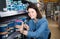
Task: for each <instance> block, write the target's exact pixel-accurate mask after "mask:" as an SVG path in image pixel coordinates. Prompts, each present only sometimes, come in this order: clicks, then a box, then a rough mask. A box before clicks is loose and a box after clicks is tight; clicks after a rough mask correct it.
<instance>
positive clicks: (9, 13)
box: [0, 11, 26, 17]
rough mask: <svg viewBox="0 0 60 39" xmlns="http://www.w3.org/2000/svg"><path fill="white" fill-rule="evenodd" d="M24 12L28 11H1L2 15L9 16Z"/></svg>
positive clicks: (0, 15)
mask: <svg viewBox="0 0 60 39" xmlns="http://www.w3.org/2000/svg"><path fill="white" fill-rule="evenodd" d="M24 13H26V12H24V11H20V13H18V11H7V12H0V17H8V16H13V15H19V14H24Z"/></svg>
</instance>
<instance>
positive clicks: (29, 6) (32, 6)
mask: <svg viewBox="0 0 60 39" xmlns="http://www.w3.org/2000/svg"><path fill="white" fill-rule="evenodd" d="M29 8H33V9H34V10H35V11H36V12H37V18H38V19H41V18H42V15H41V13H40V11H39V9H38V7H37V5H35V4H34V3H30V4H29V5H28V7H27V10H28V9H29Z"/></svg>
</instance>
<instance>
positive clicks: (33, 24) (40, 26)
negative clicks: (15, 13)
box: [16, 4, 50, 39]
mask: <svg viewBox="0 0 60 39" xmlns="http://www.w3.org/2000/svg"><path fill="white" fill-rule="evenodd" d="M27 11H28V12H29V13H28V16H29V17H30V19H29V21H28V24H22V25H21V26H16V28H19V29H20V33H22V34H24V35H26V36H27V39H30V38H35V39H48V35H49V33H50V30H49V28H48V21H47V20H46V18H43V17H42V15H41V14H40V12H39V10H38V8H37V6H36V5H35V4H30V5H29V6H28V7H27ZM23 26H24V28H25V29H26V30H23Z"/></svg>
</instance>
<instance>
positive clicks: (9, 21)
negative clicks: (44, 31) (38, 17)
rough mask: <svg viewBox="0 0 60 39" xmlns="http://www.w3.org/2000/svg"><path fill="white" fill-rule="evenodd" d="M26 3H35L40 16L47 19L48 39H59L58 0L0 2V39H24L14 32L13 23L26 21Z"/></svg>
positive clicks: (59, 8) (59, 2) (59, 4)
mask: <svg viewBox="0 0 60 39" xmlns="http://www.w3.org/2000/svg"><path fill="white" fill-rule="evenodd" d="M27 1H29V2H33V3H35V4H36V5H37V7H38V9H39V10H40V12H41V14H42V16H43V17H45V18H47V20H48V27H49V29H50V31H51V38H50V39H60V0H26V1H25V0H2V1H1V0H0V37H2V38H1V39H13V38H14V39H25V37H24V35H21V34H19V33H17V32H16V31H17V29H16V28H15V25H14V22H15V21H16V20H18V19H21V20H23V21H24V22H25V20H26V19H28V15H27V14H28V12H27V9H26V8H27V6H28V2H27ZM11 37H12V38H11Z"/></svg>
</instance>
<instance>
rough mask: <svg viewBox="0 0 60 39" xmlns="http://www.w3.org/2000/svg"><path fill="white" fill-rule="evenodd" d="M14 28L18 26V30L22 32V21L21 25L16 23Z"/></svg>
mask: <svg viewBox="0 0 60 39" xmlns="http://www.w3.org/2000/svg"><path fill="white" fill-rule="evenodd" d="M15 28H18V31H20V32H22V31H23V22H22V25H16V26H15Z"/></svg>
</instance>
